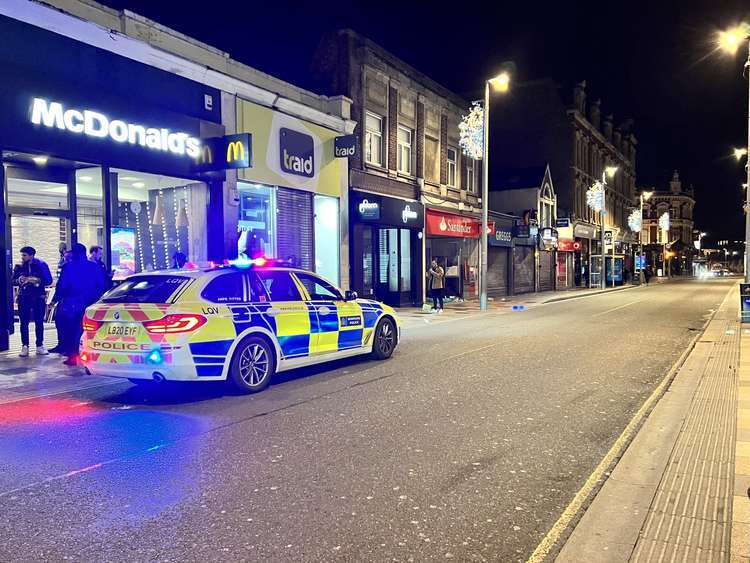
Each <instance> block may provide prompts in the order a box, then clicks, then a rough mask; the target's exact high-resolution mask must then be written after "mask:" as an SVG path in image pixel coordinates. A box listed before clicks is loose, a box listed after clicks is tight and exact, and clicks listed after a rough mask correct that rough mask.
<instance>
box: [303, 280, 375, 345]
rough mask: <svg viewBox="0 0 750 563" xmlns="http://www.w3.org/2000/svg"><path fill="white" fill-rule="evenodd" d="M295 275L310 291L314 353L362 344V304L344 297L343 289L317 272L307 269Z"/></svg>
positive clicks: (308, 291)
mask: <svg viewBox="0 0 750 563" xmlns="http://www.w3.org/2000/svg"><path fill="white" fill-rule="evenodd" d="M294 275H295V276H296V278H297V279H298V280H299V282H300V284H301V285H302V286H303V287H304V288H305V290H306V291H307V293H308V295H309V297H310V301H309V309H310V311H311V313H313V312H314V315H315V316H313V315H311V322H312V323H313V325H312V328H313V333H314V334H315V335H316V336H317V338H315V339H314V340H313V341H312V342H313V344H312V346H313V348H312V350H311V353H312V354H329V353H332V352H340V351H344V350H349V349H352V348H359V347H361V346H362V332H363V319H362V308H361V307H360V306H359V304H358V303H357V302H356V301H345V300H344V298H343V297H342V296H341V292H340V291H339V290H338V289H337V288H336V287H334V286H333V285H332V284H330V283H329V282H327V281H326V280H324V279H323V278H320V277H318V276H315V275H312V274H308V273H306V272H295V273H294Z"/></svg>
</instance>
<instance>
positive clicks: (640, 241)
mask: <svg viewBox="0 0 750 563" xmlns="http://www.w3.org/2000/svg"><path fill="white" fill-rule="evenodd" d="M652 195H654V192H641V195H640V197H639V198H638V199H639V200H640V211H639V214H638V218H639V219H640V220H639V222H638V227H639V228H638V247H639V248H638V261H639V262H640V266H641V267H640V269H639V272H640V275H639V276H638V280H639V281H640V282H641V283H643V278H644V275H645V274H644V272H643V270H644V269H645V268H644V266H645V264H644V263H643V223H642V221H643V202H644V201H648V200H649V199H651V196H652Z"/></svg>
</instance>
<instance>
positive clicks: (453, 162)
mask: <svg viewBox="0 0 750 563" xmlns="http://www.w3.org/2000/svg"><path fill="white" fill-rule="evenodd" d="M457 165H458V153H457V151H456V149H454V148H451V147H448V185H449V186H451V187H455V186H456V166H457Z"/></svg>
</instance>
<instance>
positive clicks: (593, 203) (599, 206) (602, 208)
mask: <svg viewBox="0 0 750 563" xmlns="http://www.w3.org/2000/svg"><path fill="white" fill-rule="evenodd" d="M616 172H617V166H607V167H606V168H605V169H604V171H603V172H602V181H601V182H599V181H596V182H594V184H593V185H592V186H591V187H590V188H589V189H588V191H587V192H586V205H588V206H589V207H590V208H591V209H593V210H594V211H596V212H598V213H599V214H600V216H601V227H600V234H601V246H602V266H601V271H600V274H599V285H600V287H601V288H602V289H606V287H607V276H606V260H607V258H606V252H605V241H604V231H605V228H606V226H605V224H604V216H605V215H606V214H607V176H609V177H610V178H611V177H612V176H614V175H615V173H616ZM614 247H615V241H614V240H613V241H612V283H613V284H614V283H615V276H614V264H615V262H614V252H615V248H614Z"/></svg>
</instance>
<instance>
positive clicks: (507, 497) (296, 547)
mask: <svg viewBox="0 0 750 563" xmlns="http://www.w3.org/2000/svg"><path fill="white" fill-rule="evenodd" d="M734 281H735V280H712V281H704V282H698V281H691V282H678V283H671V284H663V285H658V286H651V287H648V288H636V289H632V290H628V291H621V292H615V293H611V294H607V295H601V296H596V297H589V298H584V299H576V300H571V301H564V302H560V303H554V304H548V305H542V306H538V307H535V308H532V309H528V310H526V311H519V312H505V313H492V314H487V315H470V316H467V317H465V318H463V317H462V318H459V319H454V318H450V319H449V318H447V317H448V315H445V316H443V317H441V318H439V319H436V318H435V317H430V320H432V321H434V322H431V323H430V324H427V323H422V322H419V321H417V322H412V323H411V324H410V326H408V327H407V328H406V329H405V331H404V335H403V341H402V343H401V345H400V347H399V348H398V350H397V352H396V354H395V356H394V357H393V358H392V359H391V360H389V361H386V362H372V361H369V360H360V361H354V362H352V361H347V362H341V363H336V364H332V365H327V366H325V367H322V368H316V369H308V370H304V371H297V372H293V373H291V374H286V375H283V376H280V377H279V378H278V381H277V382H276V384H274V385H273V386H272V387H271V388H269V389H268V390H267V391H266V392H264V393H262V394H259V395H255V396H251V397H246V396H233V395H227V394H226V389H225V388H224V387H222V386H218V385H208V386H206V385H205V384H204V386H195V385H194V386H189V387H184V386H180V387H174V388H173V387H165V388H160V389H158V390H156V391H148V392H147V391H144V390H142V389H138V388H135V387H131V386H130V385H129V384H127V383H117V384H115V385H112V386H106V387H100V388H96V389H90V390H86V391H80V392H77V393H72V394H67V395H58V396H52V397H46V398H39V399H33V400H29V401H22V402H17V403H11V404H8V405H4V406H0V560H2V561H31V560H42V559H47V560H63V559H70V560H84V561H101V560H108V561H124V560H128V561H134V560H137V561H144V560H160V561H176V560H179V561H217V560H224V561H241V560H276V561H281V560H283V561H386V560H396V561H410V560H413V561H425V560H443V559H455V560H459V561H483V560H491V561H524V560H525V559H526V558H527V557H528V556H529V555H530V554H531V553H532V552H533V550H534V549H535V547H536V546H537V544H538V543H539V541H540V540H541V539H542V537H543V536H544V535H545V533H546V532H547V530H548V529H549V528H550V526H551V525H552V524H553V523H554V522H555V521H556V520H557V518H558V516H559V515H560V513H561V512H562V511H563V510H564V508H565V507H566V506H567V504H568V503H569V502H570V500H571V499H572V498H573V496H574V495H575V494H576V492H577V491H578V489H579V488H580V487H581V485H582V484H583V483H584V482H585V480H586V478H587V477H588V476H589V475H590V473H591V472H592V470H593V469H594V468H595V467H596V465H597V464H598V463H599V461H600V460H601V459H602V457H603V456H604V455H605V454H606V452H607V450H608V449H609V448H610V446H611V445H612V443H613V442H614V441H615V440H616V438H617V436H618V435H619V434H620V432H621V431H622V429H623V428H624V427H625V426H626V425H627V423H628V422H629V420H630V419H631V417H632V416H633V414H634V413H635V412H636V411H637V410H638V408H639V407H640V406H641V404H642V403H643V402H644V400H645V399H646V398H647V397H648V396H649V395H650V393H651V392H652V390H653V389H654V388H655V387H656V386H657V384H658V382H659V381H660V379H661V378H662V377H663V375H664V374H665V373H666V372H667V371H668V369H669V368H670V367H671V366H672V364H673V363H674V362H675V360H676V359H677V358H678V357H679V356H680V355H681V353H682V352H683V351H684V349H685V348H686V346H687V345H688V343H689V342H690V340H691V339H692V338H693V337H694V336H695V332H696V331H697V330H699V329H700V328H701V327H702V326H703V324H704V322H705V321H706V319H707V318H708V315H710V313H711V311H712V310H714V309H716V308H718V305H719V304H720V303H721V301H722V300H723V298H724V297H725V295H726V293H727V291H728V290H729V288H730V286H731V285H732V284H733V283H734Z"/></svg>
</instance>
